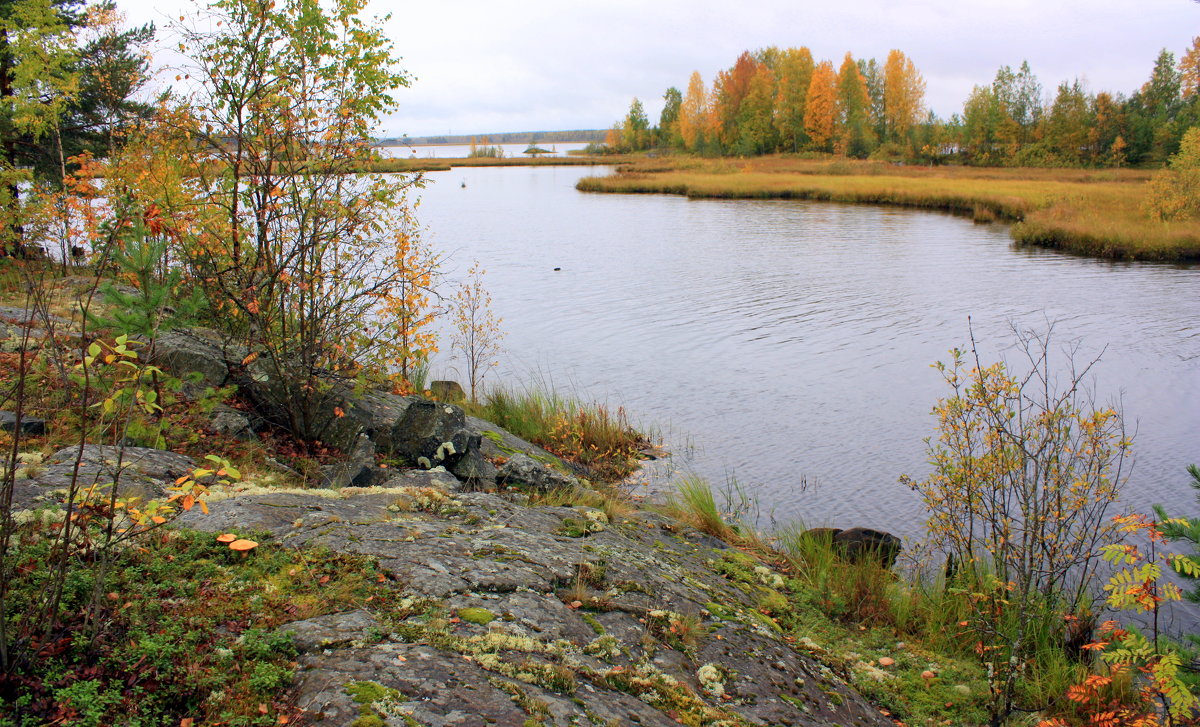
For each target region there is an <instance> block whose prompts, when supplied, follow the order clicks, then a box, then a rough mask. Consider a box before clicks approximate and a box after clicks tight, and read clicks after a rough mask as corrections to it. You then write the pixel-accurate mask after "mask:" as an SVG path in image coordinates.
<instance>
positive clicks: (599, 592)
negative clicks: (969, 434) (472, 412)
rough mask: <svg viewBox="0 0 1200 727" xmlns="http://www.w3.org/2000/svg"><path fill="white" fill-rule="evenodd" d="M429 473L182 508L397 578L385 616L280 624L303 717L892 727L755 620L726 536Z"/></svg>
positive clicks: (201, 518) (200, 520)
mask: <svg viewBox="0 0 1200 727" xmlns="http://www.w3.org/2000/svg"><path fill="white" fill-rule="evenodd" d="M430 474H431V473H414V474H408V473H404V474H400V475H398V477H397V478H394V480H393V481H392V483H390V484H394V486H390V487H376V488H346V489H343V490H340V491H323V492H315V491H295V492H265V491H263V492H246V493H242V494H236V493H234V494H233V495H224V496H221V498H218V499H216V500H214V501H213V502H211V503H210V504H209V509H210V514H209V515H207V516H206V515H203V514H202V513H200V512H199V510H198V509H193V510H192V511H191V512H189V513H186V514H185V515H184V516H183V517H182V524H184V525H187V526H189V527H193V528H198V529H201V530H206V531H210V532H235V533H238V534H243V533H249V532H251V531H258V532H262V531H269V532H270V533H271V534H272V535H273V536H274V538H275V539H276V540H277V541H280V542H283V543H285V544H287V545H288V546H323V547H327V548H330V549H332V550H334V551H337V552H348V553H360V554H365V555H369V556H373V557H375V558H377V559H378V560H379V563H380V567H381V568H382V569H383V571H384V572H385V574H386V575H387V576H388V577H390V578H391V579H392V580H394V582H395V583H396V584H397V585H398V588H399V589H400V593H399V594H398V597H399V598H400V599H401V604H402V608H400V610H398V611H396V610H394V611H387V612H373V611H368V610H364V611H352V612H346V613H341V614H331V615H328V616H322V617H319V618H315V619H308V620H306V621H301V622H296V623H293V624H288V625H285V626H282V627H281V630H284V631H288V630H290V631H293V632H294V633H295V634H296V635H295V637H294V638H295V641H296V644H297V646H298V648H299V650H300V651H301V652H302V654H303V655H302V657H301V659H300V662H299V664H300V671H299V673H298V676H297V681H296V683H295V685H294V687H293V689H294V695H293V696H294V698H295V699H296V703H297V704H299V705H300V706H302V707H305V708H306V709H308V710H309V711H310V712H311V713H312V716H313V720H314V724H317V725H322V726H324V725H338V726H347V727H348V726H349V725H351V724H353V723H354V722H355V720H359V719H360V718H362V717H364V716H366V715H373V716H374V717H375V718H376V719H377V720H379V721H382V723H383V724H386V725H392V724H396V725H402V724H411V723H412V722H409V721H407V720H415V723H416V724H421V725H480V726H482V725H488V724H499V725H521V724H524V723H525V721H526V720H527V719H531V718H536V719H538V720H541V723H542V724H547V725H550V724H553V725H576V724H605V723H608V722H609V721H615V723H619V724H641V725H664V726H665V725H672V724H677V722H676V720H675V716H676V715H678V714H679V710H681V709H685V710H688V711H689V713H690V714H692V715H701V716H700V717H699V719H701V721H702V722H703V723H704V724H713V725H719V724H728V725H737V724H760V725H766V724H770V725H811V726H813V727H815V726H816V725H830V724H840V725H845V726H847V727H849V726H850V725H878V726H880V727H884V726H885V725H891V724H892V723H891V722H890V721H888V720H887V719H886V718H885V717H883V716H882V715H881V714H880V713H879V710H877V709H875V708H874V707H872V706H871V705H870V704H868V703H867V702H866V701H865V700H864V699H863V698H862V697H861V696H860V695H858V694H857V692H855V691H854V689H853V688H852V687H850V686H849V685H848V684H847V683H846V682H845V681H844V680H843V679H841V678H839V677H838V676H837V675H836V674H834V673H833V672H832V671H830V670H829V669H828V668H827V667H825V666H823V665H821V664H820V663H818V662H817V661H815V660H814V659H813V658H811V657H810V656H809V655H808V654H807V653H805V652H802V651H799V650H797V649H796V648H794V647H792V646H791V645H790V644H788V643H787V642H785V641H784V639H783V636H782V634H781V633H779V632H778V630H777V628H776V627H774V626H773V624H771V623H770V622H769V620H765V621H764V617H762V616H761V614H756V613H755V608H756V598H757V596H758V594H757V592H756V590H755V589H754V588H750V587H747V586H746V584H745V583H737V582H735V581H731V580H729V579H727V578H725V577H724V576H722V575H720V574H719V573H718V572H716V571H715V570H714V568H713V563H714V562H715V561H716V560H717V559H720V558H721V557H722V555H723V554H724V553H727V552H729V551H728V549H727V546H725V545H724V544H723V543H720V542H719V541H714V540H713V539H711V538H709V537H708V536H705V535H702V534H700V533H697V532H696V531H694V530H692V529H690V528H688V527H686V526H684V525H682V524H680V523H678V522H676V521H673V520H671V519H669V518H665V517H663V516H661V515H657V514H654V513H649V512H638V513H634V514H630V515H627V516H624V517H622V518H620V521H619V522H609V521H608V519H607V517H606V516H605V515H604V513H602V512H601V511H599V510H593V509H590V508H584V507H530V506H526V505H521V504H517V503H516V502H514V501H512V500H510V499H508V498H506V497H504V496H501V495H495V494H487V493H474V492H470V493H468V492H452V491H450V492H447V491H446V490H445V489H444V488H441V487H438V486H437V485H438V484H440V483H436V482H434V481H433V478H431V477H430ZM421 478H424V479H421ZM447 484H448V483H447ZM770 576H771V574H770V573H767V572H766V571H764V578H765V579H767V580H769V579H770ZM575 601H579V603H575ZM584 601H586V603H584ZM717 604H719V606H717ZM714 607H716V609H715V610H714ZM368 608H369V606H368ZM717 612H719V613H720V614H721V615H720V616H719V617H718V616H717V615H714V614H715V613H717ZM672 618H691V619H694V620H695V621H696V622H697V623H698V624H699V625H700V627H701V628H698V629H697V632H696V633H697V636H696V638H695V640H694V642H692V643H680V642H677V641H673V640H672V637H671V636H670V634H668V633H667V629H666V624H667V623H668V621H669V620H670V619H672ZM718 636H719V637H720V638H718ZM705 667H709V668H708V669H707V670H705V671H704V673H705V674H706V676H707V677H709V678H710V681H708V682H704V681H702V680H701V678H700V673H701V671H702V669H704V668H705ZM714 670H715V671H716V672H717V673H719V675H720V682H721V683H720V684H719V685H718V686H716V687H714V686H713V684H712V683H711V674H713V673H714ZM367 683H369V684H368V685H367V686H368V688H367V689H366V690H365V691H364V690H363V689H361V688H359V687H361V685H362V684H367ZM355 685H359V687H356V686H355ZM364 694H369V695H374V696H371V697H370V698H369V699H367V698H365V697H364V696H363V695H364Z"/></svg>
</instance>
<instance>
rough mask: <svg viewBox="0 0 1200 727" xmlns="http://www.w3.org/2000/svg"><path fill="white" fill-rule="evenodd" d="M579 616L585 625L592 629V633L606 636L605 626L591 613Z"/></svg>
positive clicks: (581, 613)
mask: <svg viewBox="0 0 1200 727" xmlns="http://www.w3.org/2000/svg"><path fill="white" fill-rule="evenodd" d="M579 616H580V617H581V618H582V619H583V621H584V623H586V624H587V625H588V626H591V627H592V631H595V632H596V635H597V636H603V635H604V634H605V631H604V625H603V624H601V623H600V622H599V621H597V620H596V617H595V616H593V615H592V614H590V613H583V612H580V614H579Z"/></svg>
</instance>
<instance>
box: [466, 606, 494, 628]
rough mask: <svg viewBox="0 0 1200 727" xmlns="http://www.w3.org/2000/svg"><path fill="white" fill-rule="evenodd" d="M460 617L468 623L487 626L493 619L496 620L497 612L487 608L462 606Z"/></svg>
mask: <svg viewBox="0 0 1200 727" xmlns="http://www.w3.org/2000/svg"><path fill="white" fill-rule="evenodd" d="M458 617H459V618H460V619H462V620H463V621H466V622H467V623H472V624H478V625H480V626H487V625H488V624H490V623H491V622H492V621H495V620H496V614H494V613H492V612H491V611H489V610H487V609H486V608H460V609H458Z"/></svg>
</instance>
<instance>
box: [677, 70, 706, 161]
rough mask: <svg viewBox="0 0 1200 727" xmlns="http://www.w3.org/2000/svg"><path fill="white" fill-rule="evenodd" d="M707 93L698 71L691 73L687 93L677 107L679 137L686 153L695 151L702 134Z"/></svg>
mask: <svg viewBox="0 0 1200 727" xmlns="http://www.w3.org/2000/svg"><path fill="white" fill-rule="evenodd" d="M707 105H708V93H707V92H706V91H705V90H704V79H703V78H702V77H701V76H700V71H692V77H691V78H690V79H688V86H687V93H685V94H684V96H683V103H682V104H681V105H680V107H679V135H680V136H681V137H683V147H684V148H685V149H687V150H688V151H696V149H697V148H699V146H700V141H701V137H702V136H703V134H704V127H705V118H706V116H707V108H706V107H707Z"/></svg>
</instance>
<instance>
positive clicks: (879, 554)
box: [833, 528, 901, 568]
mask: <svg viewBox="0 0 1200 727" xmlns="http://www.w3.org/2000/svg"><path fill="white" fill-rule="evenodd" d="M833 543H834V545H836V546H838V547H839V548H841V549H842V550H843V551H844V553H845V557H846V559H847V560H849V561H851V562H852V563H858V562H861V561H863V560H864V559H868V558H869V559H874V560H878V561H879V564H880V565H881V566H882V567H884V568H891V567H892V565H894V564H895V562H896V557H897V556H899V555H900V548H901V543H900V538H897V537H896V536H895V535H892V534H891V533H885V532H884V531H882V530H872V529H870V528H850V529H849V530H842V531H840V532H838V533H837V534H836V535H834V536H833Z"/></svg>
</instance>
